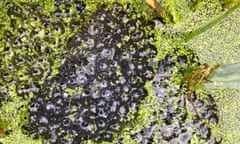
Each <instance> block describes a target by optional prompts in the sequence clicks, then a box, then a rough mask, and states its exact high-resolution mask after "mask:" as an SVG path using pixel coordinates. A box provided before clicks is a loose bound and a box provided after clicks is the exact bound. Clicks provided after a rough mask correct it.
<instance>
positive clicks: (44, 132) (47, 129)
mask: <svg viewBox="0 0 240 144" xmlns="http://www.w3.org/2000/svg"><path fill="white" fill-rule="evenodd" d="M126 9H128V12H126V11H125V10H126ZM136 13H137V11H136V10H134V9H133V8H131V7H129V5H127V6H125V7H123V6H121V5H119V4H115V5H114V6H113V8H112V9H109V8H105V7H101V8H100V10H98V11H97V12H96V13H95V14H93V16H92V17H90V18H89V20H88V24H87V25H86V26H83V27H82V29H81V30H80V31H79V32H78V33H76V34H75V35H73V36H72V37H71V38H70V39H69V40H68V42H67V45H66V46H67V48H68V49H69V51H70V52H71V53H70V54H69V55H68V56H67V57H66V58H65V59H64V60H63V61H62V66H61V67H60V69H59V74H58V75H57V76H56V77H54V78H52V79H49V80H47V81H46V82H45V84H44V86H43V88H42V89H40V92H39V94H38V95H36V98H35V99H33V101H32V102H31V106H30V109H29V125H28V126H27V130H28V132H29V133H30V134H31V135H33V136H36V137H37V136H41V137H43V138H45V139H47V140H49V141H50V142H51V143H80V142H82V141H84V140H94V141H101V140H107V141H111V140H112V138H113V134H114V133H117V132H119V131H121V129H122V128H123V125H125V124H126V123H127V119H128V118H127V113H128V112H129V111H130V110H133V111H135V110H137V106H138V104H139V103H140V102H141V100H143V99H144V97H145V96H147V91H146V90H145V89H144V88H143V86H144V84H145V82H146V81H147V80H151V79H152V78H153V76H154V71H153V68H152V66H151V65H150V59H151V58H154V56H156V53H157V51H156V48H155V47H154V46H153V45H152V44H151V40H150V39H151V37H152V35H150V34H148V33H147V32H146V29H148V30H151V29H152V28H153V27H154V26H153V25H154V23H148V22H146V20H145V19H144V18H143V17H138V16H137V15H136ZM73 53H74V54H73Z"/></svg>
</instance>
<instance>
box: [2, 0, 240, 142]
mask: <svg viewBox="0 0 240 144" xmlns="http://www.w3.org/2000/svg"><path fill="white" fill-rule="evenodd" d="M14 3H15V4H16V5H17V6H19V7H20V8H21V9H22V10H23V11H24V13H25V14H26V15H28V14H27V10H25V8H23V6H21V4H20V3H24V4H26V3H27V1H14ZM53 3H54V1H52V0H49V1H45V2H41V1H34V2H30V3H28V4H30V5H36V6H42V7H43V8H44V9H43V10H41V12H42V13H43V14H46V15H51V13H53V12H54V7H53ZM119 3H122V4H127V3H128V1H125V0H121V1H119ZM164 3H165V4H164ZM6 4H7V2H0V6H1V7H2V9H1V15H0V20H1V23H0V25H4V27H1V29H0V31H1V34H0V38H1V39H3V38H4V35H5V33H4V32H5V31H7V30H10V31H11V32H12V33H15V35H18V32H17V31H16V30H14V29H11V26H10V22H9V19H10V18H9V17H8V16H7V15H6V13H7V11H6V10H7V8H8V7H5V6H6ZM101 4H105V5H107V6H109V7H111V5H112V4H113V1H111V0H103V1H98V0H94V1H86V5H87V7H86V10H87V11H89V13H92V12H94V11H96V9H97V7H98V6H99V5H101ZM130 4H131V5H132V6H133V7H136V9H139V10H140V13H139V14H138V15H143V16H145V17H147V19H152V18H154V17H155V16H154V12H153V11H152V10H150V9H149V7H147V6H146V5H145V3H144V2H140V1H131V2H130ZM162 4H163V7H164V8H165V9H166V10H167V12H168V13H169V14H170V15H171V16H172V21H173V22H174V23H175V24H171V23H169V24H166V25H164V24H162V23H159V24H158V26H157V27H156V28H155V30H154V32H153V33H154V35H155V37H156V41H155V46H156V47H157V48H158V56H157V58H155V59H154V63H155V65H154V68H155V71H157V67H158V66H157V64H158V62H159V61H161V60H162V59H164V57H166V56H167V55H168V54H174V53H175V48H178V49H179V51H178V55H181V54H183V55H190V54H191V52H189V50H186V49H187V48H188V47H189V48H191V49H192V50H193V51H195V52H196V53H197V55H198V56H199V61H200V62H201V63H210V64H216V63H224V64H226V63H232V62H239V57H238V55H239V50H238V49H237V48H239V36H238V35H237V34H239V32H238V31H239V27H240V26H239V23H240V22H239V19H240V18H239V12H240V11H239V9H238V10H237V11H236V12H235V13H234V14H233V15H232V16H230V17H228V18H226V19H225V20H224V21H223V22H222V23H220V25H219V26H216V27H213V28H212V29H211V30H210V31H208V32H206V33H203V35H201V36H199V37H196V38H194V39H193V40H192V41H190V43H184V40H183V37H182V34H183V33H185V32H190V31H193V30H195V29H197V28H198V27H199V26H201V25H203V24H205V23H207V22H209V21H210V20H211V19H212V18H213V17H216V16H218V15H221V14H222V13H223V12H222V11H221V10H222V7H221V3H220V2H219V1H217V0H215V1H207V0H206V1H202V2H201V4H200V5H199V6H198V7H197V9H196V10H195V11H192V9H191V3H190V2H188V1H186V0H181V1H174V0H171V1H162ZM17 23H18V24H20V25H24V24H23V23H22V22H21V21H20V20H19V19H17ZM29 23H30V24H31V23H35V24H34V25H39V26H40V25H41V23H36V22H35V21H34V20H30V21H29ZM69 23H70V19H68V18H66V19H64V25H65V26H69ZM25 28H26V29H27V28H29V27H28V26H26V27H25ZM32 28H33V27H31V26H30V29H32ZM77 29H79V28H77ZM66 31H67V33H66V34H64V35H61V34H59V35H56V37H57V38H56V39H57V41H56V43H57V45H58V46H64V45H65V41H67V39H68V38H69V37H71V36H72V35H73V34H74V32H73V31H72V30H70V28H67V29H66ZM76 31H77V30H76ZM45 32H46V31H41V33H40V34H39V39H40V40H41V39H44V37H43V34H44V33H45ZM28 39H31V37H30V36H28V37H26V38H25V39H23V41H26V42H27V41H28ZM233 41H234V42H233ZM1 42H2V43H1V45H0V46H1V47H0V50H1V52H3V51H4V49H5V47H4V45H5V44H7V42H5V41H4V40H1ZM183 44H184V45H183ZM42 49H46V48H44V47H42ZM14 50H15V49H14ZM18 53H23V55H24V52H23V51H18ZM66 53H68V52H66ZM28 54H29V55H33V56H35V57H38V53H37V52H32V53H28ZM59 54H60V55H59ZM64 54H65V53H62V52H61V49H59V50H58V49H56V50H55V53H54V54H53V55H49V57H48V59H50V60H53V62H52V63H50V64H48V65H47V66H49V65H51V68H52V69H53V75H52V76H54V75H56V74H57V73H58V69H59V67H60V64H61V61H62V57H63V55H64ZM13 58H14V53H10V54H9V55H8V56H5V57H3V56H2V55H1V59H2V61H0V62H1V63H3V65H4V67H3V69H4V70H7V69H8V67H9V66H8V65H7V63H8V61H11V60H12V59H13ZM196 61H198V60H196ZM190 64H191V63H189V65H190ZM193 64H196V63H193ZM179 67H181V65H180V64H177V67H176V69H174V70H173V73H172V74H173V75H174V77H172V79H171V80H170V84H171V85H172V87H171V88H173V89H174V88H179V86H180V83H181V82H182V79H183V78H184V77H183V76H182V75H181V74H180V75H179V71H180V70H179V69H181V68H179ZM182 67H185V66H182ZM25 68H26V67H24V68H22V69H21V68H20V70H18V71H17V72H16V73H13V78H12V79H19V80H20V81H31V79H29V78H28V77H27V76H22V75H24V72H25V71H26V69H25ZM44 70H45V71H47V68H46V69H44ZM9 79H10V80H11V78H9ZM40 81H42V79H41V80H40ZM22 87H24V85H22ZM145 87H146V89H147V90H148V93H149V96H148V97H147V98H146V99H145V100H144V101H143V102H142V103H141V105H140V107H139V112H138V113H137V115H138V116H137V118H136V119H134V117H133V118H131V117H132V116H133V115H135V114H136V113H135V112H133V113H131V112H130V113H129V115H128V117H129V119H130V120H131V121H130V123H129V124H127V127H126V128H125V129H124V130H123V131H122V133H121V134H120V136H119V135H118V134H116V138H117V137H123V140H122V141H123V142H124V143H129V144H131V143H134V144H135V143H138V142H140V139H132V138H131V136H130V135H131V134H134V133H136V132H138V131H140V130H141V129H142V128H143V127H148V126H149V125H151V122H156V123H161V124H163V123H162V122H161V121H159V120H158V117H159V116H160V113H159V109H161V107H162V105H163V103H162V102H161V101H159V99H157V98H156V96H154V93H153V87H152V85H151V82H147V83H146V85H145ZM4 88H5V86H4V81H2V80H1V90H3V89H4ZM8 88H9V90H10V91H9V93H7V94H6V93H4V94H5V96H6V97H7V98H6V99H7V100H9V99H10V101H7V100H6V101H5V102H4V103H3V104H2V106H1V110H0V113H1V117H0V120H1V121H3V122H6V123H7V124H6V126H5V130H10V133H9V135H7V136H6V137H2V138H0V141H1V142H3V143H4V144H5V143H7V144H15V143H17V144H22V143H29V144H31V143H44V141H43V140H42V139H39V140H33V139H32V138H30V137H29V136H27V135H25V134H23V132H22V126H23V125H24V124H25V123H27V117H28V115H27V107H28V104H29V101H30V99H31V98H32V96H33V95H32V94H31V95H30V96H29V97H26V98H23V97H20V96H18V95H17V88H16V87H15V85H14V83H12V84H8ZM168 90H169V89H168ZM71 91H72V90H69V92H71ZM169 91H170V90H169ZM182 93H184V90H183V91H182ZM218 93H219V91H217V94H218ZM236 99H238V97H237V94H236V93H233V94H232V95H230V96H229V93H228V91H226V92H225V94H224V93H223V94H218V95H217V96H216V100H219V101H218V107H219V111H220V115H219V116H220V119H221V120H220V124H219V127H217V128H215V127H213V131H214V133H216V134H218V135H219V137H223V138H224V140H223V142H225V143H236V142H238V141H239V140H238V138H239V136H237V135H234V134H233V133H234V132H236V133H238V132H239V131H238V129H234V128H235V127H236V125H237V124H238V123H237V121H236V120H235V119H236V117H237V116H238V115H237V111H238V109H237V108H238V106H239V104H238V103H236V102H237V101H236ZM234 102H235V103H234ZM229 103H232V104H233V105H229ZM162 111H164V109H162ZM227 114H230V115H227ZM189 118H190V119H194V116H192V114H191V112H189ZM229 125H230V127H229ZM154 130H155V131H157V128H155V129H154ZM159 142H160V141H159V139H158V138H157V136H156V135H155V137H154V142H153V143H159ZM197 142H199V143H204V142H203V141H199V140H198V138H197V136H196V135H195V136H193V139H192V141H191V143H197ZM86 143H94V142H92V141H86ZM103 143H106V144H107V143H109V144H110V143H111V142H103ZM163 143H167V142H163Z"/></svg>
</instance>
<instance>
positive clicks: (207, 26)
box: [184, 2, 240, 41]
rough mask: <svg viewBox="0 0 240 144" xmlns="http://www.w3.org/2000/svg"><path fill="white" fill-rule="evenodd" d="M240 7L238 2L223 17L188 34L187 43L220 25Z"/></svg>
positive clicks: (186, 36) (185, 37) (185, 36)
mask: <svg viewBox="0 0 240 144" xmlns="http://www.w3.org/2000/svg"><path fill="white" fill-rule="evenodd" d="M239 7H240V2H238V3H237V4H236V5H235V6H233V7H232V8H230V9H229V10H228V11H227V12H225V13H224V14H223V15H221V16H220V17H218V18H216V19H214V20H212V21H211V22H210V23H208V24H206V25H204V26H203V27H200V28H198V29H197V30H195V31H193V32H190V33H187V34H185V35H184V39H185V41H189V40H191V39H193V38H194V37H195V36H198V35H200V34H201V33H203V32H205V31H206V30H208V29H210V28H212V27H213V26H214V25H216V24H218V23H220V22H221V21H222V20H223V19H224V18H226V17H227V16H228V15H230V14H231V13H233V12H234V10H236V9H237V8H239Z"/></svg>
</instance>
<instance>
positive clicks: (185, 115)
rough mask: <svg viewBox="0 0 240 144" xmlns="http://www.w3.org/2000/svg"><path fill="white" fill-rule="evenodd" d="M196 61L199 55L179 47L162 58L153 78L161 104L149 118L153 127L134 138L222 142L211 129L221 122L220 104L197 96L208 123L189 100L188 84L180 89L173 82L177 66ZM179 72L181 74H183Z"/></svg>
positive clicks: (145, 142)
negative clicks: (185, 51)
mask: <svg viewBox="0 0 240 144" xmlns="http://www.w3.org/2000/svg"><path fill="white" fill-rule="evenodd" d="M196 60H197V57H196V56H194V55H193V53H192V52H190V53H188V54H180V52H179V51H178V50H176V51H175V53H174V55H171V54H169V55H167V56H166V57H165V58H164V59H163V60H161V61H159V64H158V71H157V72H156V74H155V77H154V79H153V80H152V85H153V89H154V96H155V97H157V101H159V102H160V104H159V105H157V104H156V105H155V106H153V107H155V109H156V111H155V112H154V113H153V115H152V116H151V117H150V118H149V122H150V124H149V126H144V127H143V128H142V129H141V130H140V131H137V132H136V133H134V134H132V135H131V138H132V139H135V140H138V142H139V144H149V143H169V144H179V143H181V144H188V143H195V142H199V143H206V144H217V143H219V142H218V141H219V140H218V139H217V138H216V136H215V135H213V134H212V130H211V126H214V125H216V124H217V123H218V116H217V114H216V112H217V110H216V103H215V101H214V99H213V98H212V96H211V95H208V96H205V98H202V99H201V100H198V99H196V96H195V97H194V103H195V105H196V107H197V109H198V110H199V112H200V114H201V116H202V118H203V119H204V120H205V121H208V123H206V122H204V121H201V120H200V119H199V118H198V117H197V115H196V114H195V111H194V110H193V108H192V106H191V104H190V103H189V102H187V93H186V89H185V88H184V87H185V86H184V84H183V85H182V86H180V87H179V88H178V87H175V86H174V84H173V83H171V78H172V77H173V76H174V75H173V73H174V71H175V72H176V69H178V70H177V71H178V72H180V71H182V70H183V68H184V67H186V66H187V65H188V64H191V65H194V64H195V65H199V64H198V63H197V61H196ZM178 72H177V75H178V74H180V73H178ZM181 73H182V72H181ZM183 82H184V81H183ZM189 115H193V117H192V118H191V117H189ZM123 139H124V138H123ZM119 143H122V139H120V140H119Z"/></svg>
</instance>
